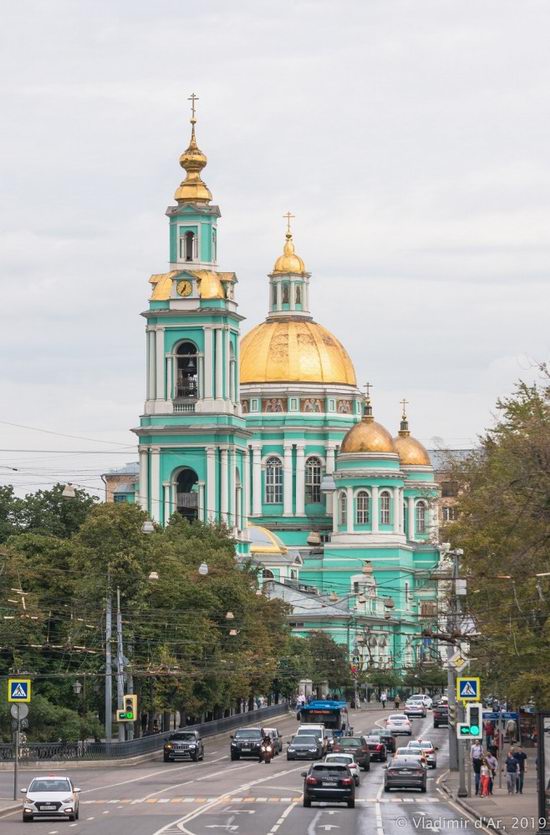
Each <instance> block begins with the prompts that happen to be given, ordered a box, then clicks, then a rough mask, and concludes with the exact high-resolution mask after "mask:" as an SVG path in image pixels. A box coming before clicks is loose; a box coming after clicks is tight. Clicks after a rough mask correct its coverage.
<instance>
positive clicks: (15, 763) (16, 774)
mask: <svg viewBox="0 0 550 835" xmlns="http://www.w3.org/2000/svg"><path fill="white" fill-rule="evenodd" d="M14 734H15V745H14V752H13V799H14V800H17V783H18V782H19V719H18V720H17V723H16V725H15V731H14Z"/></svg>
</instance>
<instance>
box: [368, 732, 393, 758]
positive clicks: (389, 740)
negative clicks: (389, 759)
mask: <svg viewBox="0 0 550 835" xmlns="http://www.w3.org/2000/svg"><path fill="white" fill-rule="evenodd" d="M367 736H379V737H380V741H381V742H383V743H384V745H385V746H386V751H387V753H388V754H393V753H394V751H395V748H396V745H395V737H394V735H393V734H392V733H390V732H389V731H388V730H387V729H386V728H378V727H375V728H371V729H370V731H367Z"/></svg>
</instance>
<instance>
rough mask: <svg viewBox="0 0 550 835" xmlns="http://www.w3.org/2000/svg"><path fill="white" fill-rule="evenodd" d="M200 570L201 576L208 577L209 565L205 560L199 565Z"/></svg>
mask: <svg viewBox="0 0 550 835" xmlns="http://www.w3.org/2000/svg"><path fill="white" fill-rule="evenodd" d="M198 572H199V574H200V575H201V577H206V575H207V574H208V565H207V564H206V563H205V562H201V564H200V565H199V567H198Z"/></svg>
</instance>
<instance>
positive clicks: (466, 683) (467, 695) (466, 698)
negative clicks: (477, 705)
mask: <svg viewBox="0 0 550 835" xmlns="http://www.w3.org/2000/svg"><path fill="white" fill-rule="evenodd" d="M480 693H481V688H480V685H479V676H459V677H458V678H457V680H456V698H457V699H458V700H459V701H461V702H479V699H480Z"/></svg>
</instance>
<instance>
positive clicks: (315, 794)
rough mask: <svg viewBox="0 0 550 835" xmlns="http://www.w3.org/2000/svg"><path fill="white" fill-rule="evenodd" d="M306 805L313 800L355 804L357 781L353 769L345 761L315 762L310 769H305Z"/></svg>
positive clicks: (303, 773) (303, 775)
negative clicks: (352, 772)
mask: <svg viewBox="0 0 550 835" xmlns="http://www.w3.org/2000/svg"><path fill="white" fill-rule="evenodd" d="M302 777H303V778H304V800H303V804H304V806H311V804H312V802H313V801H314V800H315V801H321V802H325V803H326V802H327V801H330V800H332V801H336V802H338V803H347V804H348V806H349V807H350V809H353V808H354V806H355V782H354V780H353V776H352V774H351V771H350V770H349V768H348V767H347V765H344V764H343V763H325V762H322V763H314V764H312V765H311V766H310V769H309V771H303V772H302Z"/></svg>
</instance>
